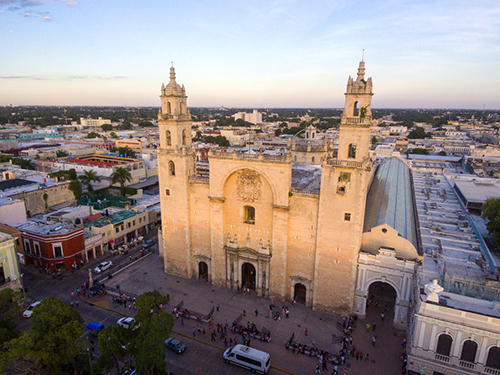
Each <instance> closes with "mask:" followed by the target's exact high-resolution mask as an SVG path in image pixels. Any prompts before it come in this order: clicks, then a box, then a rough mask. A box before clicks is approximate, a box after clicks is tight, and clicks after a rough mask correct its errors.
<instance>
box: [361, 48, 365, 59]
mask: <svg viewBox="0 0 500 375" xmlns="http://www.w3.org/2000/svg"><path fill="white" fill-rule="evenodd" d="M361 61H365V49H364V48H363V55H362V56H361Z"/></svg>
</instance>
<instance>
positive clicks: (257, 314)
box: [255, 309, 259, 317]
mask: <svg viewBox="0 0 500 375" xmlns="http://www.w3.org/2000/svg"><path fill="white" fill-rule="evenodd" d="M258 316H259V310H257V309H255V317H258Z"/></svg>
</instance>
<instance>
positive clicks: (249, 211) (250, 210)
mask: <svg viewBox="0 0 500 375" xmlns="http://www.w3.org/2000/svg"><path fill="white" fill-rule="evenodd" d="M244 209H245V213H244V215H245V217H244V219H243V222H244V223H246V224H255V208H254V207H252V206H245V207H244Z"/></svg>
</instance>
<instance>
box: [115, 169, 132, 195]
mask: <svg viewBox="0 0 500 375" xmlns="http://www.w3.org/2000/svg"><path fill="white" fill-rule="evenodd" d="M127 181H132V176H131V174H130V172H129V171H128V169H127V168H125V167H118V168H116V169H115V171H114V172H113V173H112V174H111V184H116V183H118V184H120V192H121V195H122V197H124V196H125V183H126V182H127Z"/></svg>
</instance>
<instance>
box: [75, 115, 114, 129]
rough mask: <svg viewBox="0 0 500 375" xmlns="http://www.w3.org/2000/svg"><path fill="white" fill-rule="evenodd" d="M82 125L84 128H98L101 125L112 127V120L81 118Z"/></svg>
mask: <svg viewBox="0 0 500 375" xmlns="http://www.w3.org/2000/svg"><path fill="white" fill-rule="evenodd" d="M80 123H81V125H82V126H86V127H97V126H99V127H100V126H101V125H104V124H110V125H111V120H106V119H103V118H102V117H99V118H98V119H97V120H96V119H92V118H83V117H81V118H80Z"/></svg>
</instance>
